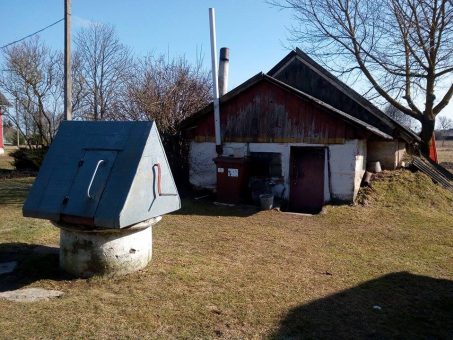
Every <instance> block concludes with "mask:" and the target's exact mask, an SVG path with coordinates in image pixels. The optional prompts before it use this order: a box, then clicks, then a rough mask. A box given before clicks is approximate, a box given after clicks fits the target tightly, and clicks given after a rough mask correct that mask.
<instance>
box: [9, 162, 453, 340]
mask: <svg viewBox="0 0 453 340" xmlns="http://www.w3.org/2000/svg"><path fill="white" fill-rule="evenodd" d="M32 181H33V179H32V178H13V179H3V180H0V216H1V218H0V262H1V261H2V260H3V261H5V260H8V259H11V258H17V259H19V261H20V264H19V267H18V269H17V270H16V272H15V273H14V274H9V275H2V276H0V291H3V290H6V289H11V288H20V287H43V288H50V289H57V290H61V291H64V292H65V295H64V296H63V297H61V298H59V299H55V300H51V301H43V302H35V303H14V302H8V301H4V300H0V337H1V338H8V339H10V338H45V339H48V338H96V339H111V338H140V339H142V338H191V339H192V338H217V337H220V338H263V337H264V338H285V337H293V338H300V337H309V338H319V337H336V338H337V337H338V338H352V337H362V338H363V337H377V338H387V337H399V338H414V337H422V338H426V337H429V338H452V337H453V317H452V315H453V281H452V280H453V261H452V258H453V256H452V255H453V252H452V247H453V238H452V235H453V194H451V193H450V192H447V191H445V190H444V189H442V188H441V187H439V186H436V185H434V184H433V183H432V182H431V180H429V179H428V178H427V177H426V176H424V175H423V174H420V173H416V174H413V173H411V172H409V171H395V172H392V173H386V174H384V175H382V176H380V178H379V179H377V180H376V181H375V182H374V185H373V189H371V190H370V189H369V190H367V192H365V193H362V194H361V202H362V203H363V205H357V206H329V207H327V209H326V210H327V211H326V213H325V214H321V215H318V216H298V215H289V214H285V213H280V212H277V211H266V212H258V211H255V210H254V209H250V208H226V207H218V206H215V205H213V204H212V203H210V202H199V201H193V200H190V199H186V200H184V201H183V209H182V210H181V211H179V212H177V213H174V214H171V215H168V216H165V217H164V218H163V220H162V221H161V222H160V223H159V224H158V225H157V226H156V227H155V228H154V231H153V237H154V243H153V248H154V249H153V260H152V262H151V263H150V265H149V266H148V267H147V268H146V269H145V270H143V271H140V272H137V273H135V274H131V275H129V276H125V277H110V278H101V277H95V278H92V279H88V280H85V279H72V278H70V277H68V276H66V275H64V274H63V273H60V272H59V270H58V255H57V254H56V253H55V252H54V250H55V248H56V247H58V236H59V231H58V229H56V228H55V227H52V226H51V224H50V223H49V222H47V221H43V220H36V219H26V218H23V217H22V215H21V204H22V201H23V199H24V197H25V196H26V193H27V190H28V188H29V186H30V184H31V183H32Z"/></svg>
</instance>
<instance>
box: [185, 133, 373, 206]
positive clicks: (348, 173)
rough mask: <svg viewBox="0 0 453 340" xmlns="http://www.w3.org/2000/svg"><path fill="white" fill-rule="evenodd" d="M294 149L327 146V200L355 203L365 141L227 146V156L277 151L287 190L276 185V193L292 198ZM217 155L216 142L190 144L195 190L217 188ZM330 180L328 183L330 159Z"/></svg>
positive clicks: (325, 195)
mask: <svg viewBox="0 0 453 340" xmlns="http://www.w3.org/2000/svg"><path fill="white" fill-rule="evenodd" d="M291 146H307V147H309V146H312V147H326V150H327V148H328V149H329V152H326V156H325V157H326V158H325V162H326V163H325V166H324V169H325V171H324V201H325V202H328V201H330V200H331V199H334V200H339V201H347V202H352V201H353V200H354V198H355V196H356V195H357V191H358V189H359V187H360V182H361V180H362V177H363V174H364V173H365V165H366V142H365V141H361V140H350V141H347V142H346V143H345V144H335V145H321V144H305V143H225V144H224V155H225V156H230V155H231V156H234V157H244V156H246V155H247V154H248V152H276V153H280V154H281V157H282V176H283V178H284V187H283V186H276V187H275V188H274V194H275V195H277V196H280V195H281V193H282V191H283V189H285V191H284V197H285V198H289V185H290V183H289V167H290V162H289V161H290V151H291ZM216 156H217V154H216V152H215V143H196V142H192V143H191V145H190V183H191V184H192V185H194V186H196V187H202V188H214V187H215V185H216V167H215V164H214V162H213V161H212V159H213V158H215V157H216ZM329 157H330V172H331V175H330V178H331V181H330V183H329V161H328V159H329Z"/></svg>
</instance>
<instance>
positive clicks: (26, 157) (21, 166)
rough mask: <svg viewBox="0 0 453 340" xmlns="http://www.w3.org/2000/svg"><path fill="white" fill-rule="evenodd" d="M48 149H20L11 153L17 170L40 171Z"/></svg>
mask: <svg viewBox="0 0 453 340" xmlns="http://www.w3.org/2000/svg"><path fill="white" fill-rule="evenodd" d="M46 152H47V148H38V149H28V148H19V149H17V150H16V151H14V152H12V153H11V157H12V158H13V159H14V160H13V165H14V167H15V168H16V170H31V171H38V170H39V167H40V166H41V164H42V161H43V159H44V156H45V154H46Z"/></svg>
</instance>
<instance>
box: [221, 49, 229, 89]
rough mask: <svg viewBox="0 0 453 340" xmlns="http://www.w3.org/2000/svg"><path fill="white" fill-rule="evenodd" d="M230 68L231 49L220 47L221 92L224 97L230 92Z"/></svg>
mask: <svg viewBox="0 0 453 340" xmlns="http://www.w3.org/2000/svg"><path fill="white" fill-rule="evenodd" d="M229 68H230V49H229V48H228V47H222V48H221V49H220V62H219V94H220V97H222V96H223V95H224V94H225V93H227V92H228V75H229Z"/></svg>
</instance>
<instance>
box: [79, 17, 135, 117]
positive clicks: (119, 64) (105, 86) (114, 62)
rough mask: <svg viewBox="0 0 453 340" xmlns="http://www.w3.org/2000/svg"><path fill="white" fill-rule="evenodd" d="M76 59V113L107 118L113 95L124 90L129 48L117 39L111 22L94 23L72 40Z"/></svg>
mask: <svg viewBox="0 0 453 340" xmlns="http://www.w3.org/2000/svg"><path fill="white" fill-rule="evenodd" d="M74 42H75V45H76V53H77V55H78V58H79V59H78V60H79V62H80V74H79V75H78V76H79V78H78V79H79V80H80V82H81V83H80V87H79V90H80V91H81V92H80V93H81V94H82V93H83V95H81V99H82V105H81V107H80V110H81V112H80V113H79V116H81V117H82V118H84V119H93V120H103V119H110V118H111V117H108V114H109V113H112V111H113V108H114V107H115V105H116V98H118V97H119V95H120V94H121V92H122V91H125V87H124V85H125V83H126V81H127V79H128V76H129V73H130V70H131V62H132V58H131V55H130V51H129V49H128V48H127V47H126V46H124V45H123V44H122V43H121V42H120V41H119V39H118V37H117V35H116V33H115V29H114V28H113V26H111V25H105V24H99V23H94V24H91V25H90V26H89V27H87V28H83V29H81V30H80V31H79V32H78V33H77V35H76V37H75V39H74Z"/></svg>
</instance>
